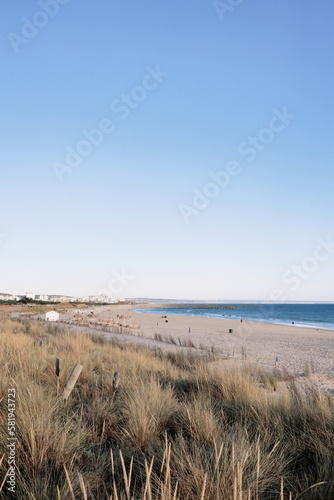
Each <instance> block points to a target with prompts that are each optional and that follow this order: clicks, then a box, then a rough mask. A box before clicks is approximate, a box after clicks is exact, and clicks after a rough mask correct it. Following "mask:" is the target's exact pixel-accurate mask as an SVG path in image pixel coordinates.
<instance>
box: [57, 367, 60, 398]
mask: <svg viewBox="0 0 334 500" xmlns="http://www.w3.org/2000/svg"><path fill="white" fill-rule="evenodd" d="M59 373H60V361H59V358H56V377H57V396H59V385H60V384H59Z"/></svg>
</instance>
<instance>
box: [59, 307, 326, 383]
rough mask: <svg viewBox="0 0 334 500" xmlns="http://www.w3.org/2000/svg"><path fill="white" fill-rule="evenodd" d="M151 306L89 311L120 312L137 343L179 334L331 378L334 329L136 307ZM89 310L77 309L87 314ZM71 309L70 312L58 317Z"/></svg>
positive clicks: (106, 315)
mask: <svg viewBox="0 0 334 500" xmlns="http://www.w3.org/2000/svg"><path fill="white" fill-rule="evenodd" d="M151 307H152V305H150V304H140V305H135V306H134V305H117V306H111V307H110V306H103V307H97V308H95V309H94V313H95V314H96V316H97V317H98V318H99V319H101V321H104V320H107V319H108V320H112V319H114V320H115V321H118V318H117V316H118V317H120V316H122V317H123V319H122V320H121V321H122V323H124V324H132V325H137V326H140V329H138V331H137V332H136V331H135V332H133V331H132V333H134V334H135V336H136V335H137V336H140V337H142V342H145V339H146V341H147V339H153V338H154V336H155V334H157V333H158V334H160V335H161V336H162V337H163V338H168V337H169V336H172V337H173V338H174V339H175V340H176V341H177V340H178V339H179V338H180V339H181V342H182V343H186V342H187V341H188V340H189V339H190V340H191V341H192V342H193V343H194V344H195V346H196V347H201V348H206V349H210V348H211V347H214V349H215V350H217V351H218V352H219V354H220V355H221V356H222V357H224V356H226V357H229V358H232V359H235V360H247V362H251V363H255V364H257V365H259V366H261V367H263V368H272V367H274V366H275V358H276V357H278V358H279V367H280V368H281V369H286V370H288V371H289V372H290V373H291V374H295V375H301V374H303V373H304V371H305V367H306V365H310V366H312V369H313V370H314V372H315V373H316V374H318V375H321V376H324V377H330V378H331V377H334V331H328V330H316V329H312V328H301V327H295V326H283V325H276V324H270V323H257V322H252V321H243V322H242V323H241V322H240V321H236V320H230V319H221V318H219V319H218V318H203V317H198V316H183V315H178V314H174V315H173V314H167V315H166V316H167V318H163V317H162V316H161V314H151V313H144V312H138V311H139V310H140V309H141V308H142V309H144V308H145V309H147V308H151ZM134 309H135V310H136V311H135V310H134ZM90 311H91V309H87V310H85V311H82V313H81V312H80V314H82V315H83V317H87V315H88V314H89V313H90ZM75 314H76V313H75V312H74V311H70V312H68V313H67V314H66V315H64V316H63V319H65V318H66V319H68V318H73V317H74V316H75ZM189 330H190V331H189ZM230 330H233V331H232V332H230ZM123 332H124V334H125V333H126V329H123ZM134 338H135V337H134ZM138 340H139V339H138ZM164 346H165V344H164Z"/></svg>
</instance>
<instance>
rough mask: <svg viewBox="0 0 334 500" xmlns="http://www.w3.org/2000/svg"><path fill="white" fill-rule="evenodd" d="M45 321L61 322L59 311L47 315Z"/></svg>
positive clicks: (49, 312)
mask: <svg viewBox="0 0 334 500" xmlns="http://www.w3.org/2000/svg"><path fill="white" fill-rule="evenodd" d="M45 321H59V313H58V312H57V311H48V312H47V313H45Z"/></svg>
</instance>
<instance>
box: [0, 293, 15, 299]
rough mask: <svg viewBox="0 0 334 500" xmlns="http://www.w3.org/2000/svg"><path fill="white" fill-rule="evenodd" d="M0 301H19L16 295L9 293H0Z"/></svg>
mask: <svg viewBox="0 0 334 500" xmlns="http://www.w3.org/2000/svg"><path fill="white" fill-rule="evenodd" d="M0 300H16V301H17V300H20V297H18V296H17V295H11V294H9V293H0Z"/></svg>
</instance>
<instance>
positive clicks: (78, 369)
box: [63, 364, 83, 400]
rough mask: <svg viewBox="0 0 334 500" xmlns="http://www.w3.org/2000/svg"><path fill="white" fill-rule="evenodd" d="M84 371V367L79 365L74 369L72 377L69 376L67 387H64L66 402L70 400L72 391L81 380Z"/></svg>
mask: <svg viewBox="0 0 334 500" xmlns="http://www.w3.org/2000/svg"><path fill="white" fill-rule="evenodd" d="M82 369H83V366H81V365H78V364H76V365H75V367H74V368H73V371H72V373H71V375H70V376H69V379H68V381H67V382H66V384H65V387H64V392H63V396H64V399H65V400H66V399H68V397H69V396H70V394H71V392H72V390H73V389H74V386H75V384H76V382H77V380H78V378H79V375H80V373H81V372H82Z"/></svg>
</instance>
